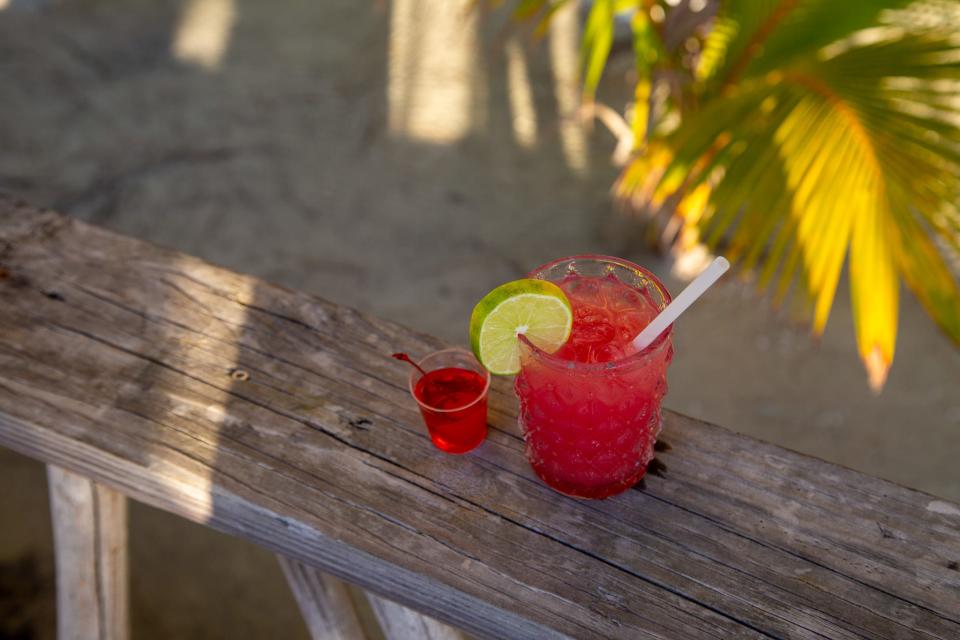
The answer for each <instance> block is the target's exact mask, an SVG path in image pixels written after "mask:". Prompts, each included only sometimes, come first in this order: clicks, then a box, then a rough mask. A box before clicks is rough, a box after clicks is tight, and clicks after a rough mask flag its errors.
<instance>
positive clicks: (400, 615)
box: [367, 593, 464, 640]
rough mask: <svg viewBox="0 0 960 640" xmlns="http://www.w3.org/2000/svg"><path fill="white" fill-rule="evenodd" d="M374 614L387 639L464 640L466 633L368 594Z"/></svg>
mask: <svg viewBox="0 0 960 640" xmlns="http://www.w3.org/2000/svg"><path fill="white" fill-rule="evenodd" d="M367 600H369V602H370V607H371V608H372V609H373V614H374V615H375V616H376V618H377V622H379V623H380V628H381V629H382V630H383V637H384V638H385V639H386V640H408V639H409V638H417V639H418V640H464V635H463V634H462V633H460V632H459V631H457V630H456V629H454V628H452V627H449V626H447V625H445V624H443V623H442V622H439V621H437V620H434V619H433V618H430V617H427V616H425V615H422V614H419V613H417V612H416V611H414V610H412V609H409V608H407V607H405V606H403V605H401V604H397V603H396V602H391V601H390V600H387V599H386V598H381V597H379V596H375V595H373V594H372V593H368V594H367Z"/></svg>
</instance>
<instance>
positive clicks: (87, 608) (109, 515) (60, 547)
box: [47, 465, 130, 640]
mask: <svg viewBox="0 0 960 640" xmlns="http://www.w3.org/2000/svg"><path fill="white" fill-rule="evenodd" d="M47 480H48V483H49V487H50V512H51V516H52V520H53V540H54V549H55V559H56V570H57V637H58V638H60V640H126V639H127V638H128V637H129V635H130V634H129V627H130V625H129V614H128V611H129V609H128V603H129V597H128V591H127V499H126V498H125V497H124V496H123V495H122V494H120V493H118V492H116V491H114V490H113V489H110V488H108V487H105V486H103V485H101V484H98V483H95V482H91V481H90V480H88V479H87V478H85V477H83V476H81V475H77V474H75V473H73V472H71V471H67V470H66V469H61V468H60V467H56V466H53V465H48V466H47Z"/></svg>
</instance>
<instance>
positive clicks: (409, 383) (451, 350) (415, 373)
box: [407, 347, 491, 413]
mask: <svg viewBox="0 0 960 640" xmlns="http://www.w3.org/2000/svg"><path fill="white" fill-rule="evenodd" d="M442 353H459V354H462V355H465V356H467V357H469V358H470V359H471V360H473V361H474V362H476V363H477V366H478V368H479V369H480V371H482V372H483V374H482V375H483V376H484V385H483V391H481V392H480V393H479V394H478V395H477V397H476V398H474V399H473V400H471V401H470V402H468V403H467V404H464V405H461V406H459V407H453V408H452V409H440V408H438V407H434V406H432V405H429V404H427V403H426V402H423V401H422V400H420V398H418V397H417V394H416V392H415V389H416V381H418V380H420V378H421V377H423V376H421V375H420V372H419V371H417V370H416V369H412V370H411V371H410V375H409V377H408V378H407V386H408V388H409V390H410V395H411V396H413V399H414V400H416V401H417V404H418V405H420V406H421V407H423V408H424V409H428V410H430V411H432V412H434V413H452V412H454V411H463V410H464V409H469V408H470V407H472V406H473V405H475V404H477V403H478V402H480V401H481V400H483V399H484V398H485V397H486V396H487V392H488V391H489V390H490V380H491V376H490V371H488V370H487V368H486V367H484V366H483V365H482V364H480V361H479V360H477V357H476V356H475V355H473V352H472V351H468V350H467V349H463V348H461V347H450V348H448V349H440V350H438V351H431V352H430V353H428V354H427V355H425V356H423V357H422V358H420V360H418V361H417V365H421V363H422V362H423V361H424V360H426V359H427V358H429V357H431V356H436V355H440V354H442ZM421 366H422V365H421ZM430 371H434V369H431V370H430ZM480 371H478V372H477V373H480ZM427 373H430V372H429V371H428V372H427ZM414 376H416V380H415V379H414Z"/></svg>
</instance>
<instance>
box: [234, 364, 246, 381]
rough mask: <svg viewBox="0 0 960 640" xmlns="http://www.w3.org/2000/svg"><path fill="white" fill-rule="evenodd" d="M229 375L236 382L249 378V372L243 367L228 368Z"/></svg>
mask: <svg viewBox="0 0 960 640" xmlns="http://www.w3.org/2000/svg"><path fill="white" fill-rule="evenodd" d="M230 377H231V378H233V379H234V380H236V381H238V382H246V381H247V380H249V379H250V374H249V373H248V372H247V371H246V370H245V369H240V368H237V367H234V368H233V369H230Z"/></svg>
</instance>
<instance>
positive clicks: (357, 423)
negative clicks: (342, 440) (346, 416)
mask: <svg viewBox="0 0 960 640" xmlns="http://www.w3.org/2000/svg"><path fill="white" fill-rule="evenodd" d="M347 424H349V425H350V426H351V427H353V428H354V429H363V430H364V431H366V430H367V429H369V428H370V425H372V424H373V423H372V422H371V421H370V420H367V419H366V418H354V419H352V420H348V421H347Z"/></svg>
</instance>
